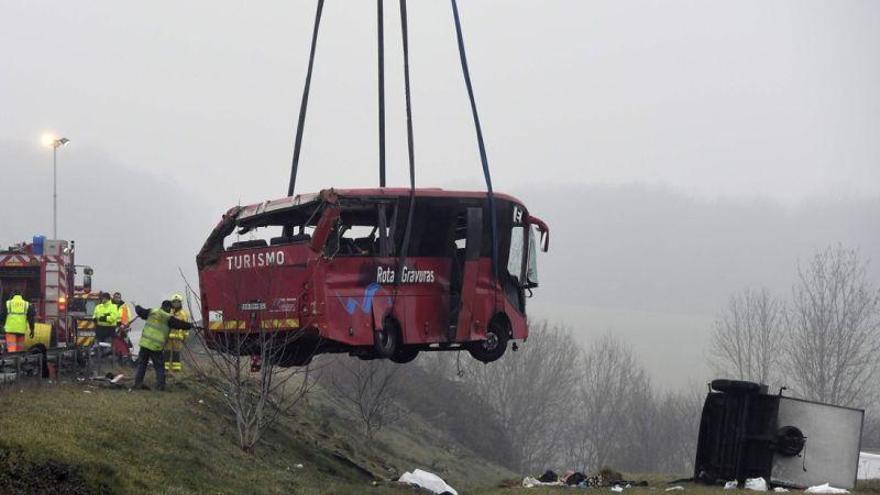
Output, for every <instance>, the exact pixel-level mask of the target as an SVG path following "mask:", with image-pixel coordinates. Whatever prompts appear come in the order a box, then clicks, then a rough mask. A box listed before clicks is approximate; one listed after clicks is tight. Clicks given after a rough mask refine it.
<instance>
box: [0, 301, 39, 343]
mask: <svg viewBox="0 0 880 495" xmlns="http://www.w3.org/2000/svg"><path fill="white" fill-rule="evenodd" d="M36 316H37V311H36V309H34V306H33V305H32V304H31V303H29V302H27V301H25V300H24V298H23V297H21V291H18V290H14V291H12V297H10V298H9V300H7V301H6V304H3V305H2V306H0V323H2V326H3V327H4V328H5V330H6V350H7V351H8V352H21V351H24V350H25V348H24V335H25V332H27V331H28V330H30V336H31V338H34V321H35V320H36Z"/></svg>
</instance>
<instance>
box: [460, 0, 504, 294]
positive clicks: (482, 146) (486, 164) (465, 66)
mask: <svg viewBox="0 0 880 495" xmlns="http://www.w3.org/2000/svg"><path fill="white" fill-rule="evenodd" d="M451 1H452V16H453V18H454V19H455V34H456V37H457V38H458V55H459V58H460V59H461V71H462V74H464V84H465V86H467V92H468V98H469V99H470V102H471V112H472V113H473V114H474V127H475V128H476V130H477V144H478V145H479V147H480V161H481V162H482V164H483V176H484V177H485V179H486V190H487V192H488V196H489V210H490V213H489V215H490V218H491V219H492V220H491V223H492V274H493V275H494V276H495V280H498V221H497V216H498V215H497V213H496V211H495V194H494V192H493V191H492V175H491V173H490V172H489V160H488V159H487V158H486V145H485V143H484V142H483V130H482V128H481V126H480V116H479V115H478V114H477V103H476V101H475V100H474V88H473V86H472V85H471V75H470V71H469V70H468V63H467V55H466V54H465V51H464V38H463V36H462V34H461V21H460V20H459V17H458V3H457V2H456V0H451Z"/></svg>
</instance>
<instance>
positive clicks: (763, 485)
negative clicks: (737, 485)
mask: <svg viewBox="0 0 880 495" xmlns="http://www.w3.org/2000/svg"><path fill="white" fill-rule="evenodd" d="M744 488H745V489H746V490H751V491H753V492H766V491H767V480H765V479H764V478H746V483H745V487H744Z"/></svg>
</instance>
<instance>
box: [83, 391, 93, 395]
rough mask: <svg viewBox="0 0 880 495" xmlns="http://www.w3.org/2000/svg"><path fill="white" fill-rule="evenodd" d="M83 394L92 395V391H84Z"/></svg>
mask: <svg viewBox="0 0 880 495" xmlns="http://www.w3.org/2000/svg"><path fill="white" fill-rule="evenodd" d="M83 393H84V394H90V393H92V391H91V390H83Z"/></svg>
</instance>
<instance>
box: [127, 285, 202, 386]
mask: <svg viewBox="0 0 880 495" xmlns="http://www.w3.org/2000/svg"><path fill="white" fill-rule="evenodd" d="M134 311H135V313H137V315H138V316H139V317H141V318H142V319H143V320H144V321H146V323H145V324H144V330H143V333H142V334H141V342H140V347H141V348H140V351H139V352H138V363H137V371H135V374H134V388H135V389H140V388H147V387H145V386H144V375H145V374H146V373H147V364H148V363H149V361H152V362H153V368H154V369H155V370H156V389H157V390H165V359H164V357H163V355H162V354H163V350H164V348H165V342H166V341H167V340H168V334H169V333H170V332H171V329H172V328H175V329H183V330H189V329H190V328H192V325H191V324H190V323H189V322H186V321H183V320H178V319H177V318H175V317H174V316H172V315H171V301H162V306H161V307H160V308H158V309H147V308H142V307H140V306H137V305H136V306H135V307H134Z"/></svg>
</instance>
